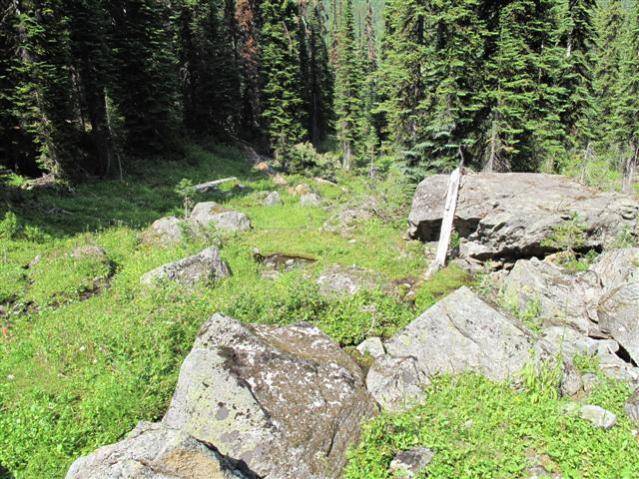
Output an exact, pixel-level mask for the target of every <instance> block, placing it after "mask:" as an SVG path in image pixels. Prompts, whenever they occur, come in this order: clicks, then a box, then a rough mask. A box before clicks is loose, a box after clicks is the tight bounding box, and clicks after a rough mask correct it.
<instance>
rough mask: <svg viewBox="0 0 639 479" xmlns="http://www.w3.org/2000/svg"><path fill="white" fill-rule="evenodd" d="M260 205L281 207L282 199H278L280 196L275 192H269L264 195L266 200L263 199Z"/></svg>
mask: <svg viewBox="0 0 639 479" xmlns="http://www.w3.org/2000/svg"><path fill="white" fill-rule="evenodd" d="M262 204H263V205H264V206H276V205H281V204H282V198H281V197H280V194H279V193H278V192H277V191H271V192H270V193H269V194H268V195H266V198H264V201H263V202H262Z"/></svg>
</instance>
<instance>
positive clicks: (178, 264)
mask: <svg viewBox="0 0 639 479" xmlns="http://www.w3.org/2000/svg"><path fill="white" fill-rule="evenodd" d="M230 275H231V272H230V270H229V268H228V266H227V265H226V263H225V262H224V261H222V258H221V257H220V251H219V250H218V249H217V248H215V247H211V248H207V249H205V250H204V251H201V252H200V253H198V254H196V255H193V256H189V257H188V258H184V259H181V260H179V261H175V262H173V263H168V264H165V265H163V266H160V267H159V268H156V269H154V270H152V271H149V272H148V273H146V274H145V275H144V276H142V278H140V283H141V284H143V285H147V286H148V285H152V284H154V283H157V282H160V281H175V282H177V283H180V284H182V285H185V286H192V285H194V284H195V283H198V282H200V281H212V280H220V279H223V278H226V277H228V276H230Z"/></svg>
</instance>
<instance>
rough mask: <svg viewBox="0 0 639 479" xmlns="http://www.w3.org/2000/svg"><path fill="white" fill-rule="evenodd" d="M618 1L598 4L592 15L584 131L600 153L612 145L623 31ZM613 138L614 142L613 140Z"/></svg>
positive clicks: (622, 12) (612, 0)
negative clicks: (590, 84)
mask: <svg viewBox="0 0 639 479" xmlns="http://www.w3.org/2000/svg"><path fill="white" fill-rule="evenodd" d="M624 16H625V15H624V11H623V7H622V3H621V0H610V1H609V2H606V3H598V4H597V7H596V9H595V15H594V19H593V20H594V21H593V23H594V27H595V48H594V58H595V61H594V68H593V91H594V104H593V108H592V109H591V111H590V114H589V117H588V129H589V130H590V131H591V132H592V134H593V135H594V137H595V140H597V142H598V143H599V144H601V145H603V149H608V148H610V147H613V145H615V143H616V141H617V139H618V135H616V134H615V133H614V131H613V130H614V127H613V125H614V123H615V118H614V117H615V110H616V106H615V101H616V100H615V97H616V93H617V92H616V91H615V90H616V89H617V88H618V87H619V78H620V68H621V51H622V48H621V37H620V35H619V32H621V31H623V29H624V23H625V20H624ZM615 137H617V138H615Z"/></svg>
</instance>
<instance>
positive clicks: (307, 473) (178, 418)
mask: <svg viewBox="0 0 639 479" xmlns="http://www.w3.org/2000/svg"><path fill="white" fill-rule="evenodd" d="M375 410H376V409H375V406H374V402H373V401H372V398H371V397H370V396H369V395H368V393H367V392H366V390H365V387H364V382H363V378H362V373H361V370H360V368H359V366H357V365H356V364H355V363H354V361H353V360H352V359H351V358H350V357H349V356H348V355H347V354H346V353H344V352H343V351H342V350H341V349H340V348H339V347H338V346H337V345H336V344H334V343H333V342H332V341H331V340H330V339H329V338H328V337H327V336H326V335H324V334H323V333H322V332H321V331H319V330H318V329H317V328H314V327H312V326H310V325H306V324H300V325H297V326H290V327H283V328H276V327H271V326H249V325H243V324H240V323H239V322H237V321H235V320H232V319H230V318H227V317H224V316H222V315H219V314H218V315H215V316H213V317H212V318H211V319H210V320H209V321H208V322H207V323H206V324H205V325H204V326H203V328H202V330H201V331H200V333H199V335H198V337H197V339H196V341H195V345H194V347H193V349H192V351H191V353H190V354H189V355H188V357H187V358H186V360H185V361H184V364H183V365H182V369H181V372H180V377H179V380H178V385H177V389H176V391H175V394H174V396H173V400H172V402H171V405H170V407H169V410H168V411H167V413H166V416H165V417H164V419H163V423H164V424H165V425H166V426H167V427H170V428H174V429H179V430H181V431H184V432H186V433H188V434H189V435H191V436H192V437H194V438H195V439H196V440H198V441H200V442H203V443H205V444H212V445H215V447H216V449H217V450H218V451H219V452H220V453H221V454H223V455H225V456H230V457H233V458H234V459H236V460H239V461H243V462H244V463H245V464H246V465H247V467H248V468H249V469H250V470H251V471H253V472H254V473H255V474H256V476H259V477H273V478H274V479H275V478H277V479H298V478H306V479H320V478H322V479H330V478H337V477H340V473H341V470H342V468H343V466H344V464H345V463H346V450H347V448H348V447H349V446H350V445H351V444H353V443H354V442H355V441H357V438H358V436H359V432H360V423H361V422H362V421H363V420H366V419H368V418H370V417H371V416H372V415H373V414H374V413H375Z"/></svg>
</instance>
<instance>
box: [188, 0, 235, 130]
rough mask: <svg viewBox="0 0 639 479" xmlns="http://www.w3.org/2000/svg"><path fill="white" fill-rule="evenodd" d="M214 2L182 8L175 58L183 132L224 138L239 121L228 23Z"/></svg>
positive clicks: (224, 11)
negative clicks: (177, 56) (180, 78)
mask: <svg viewBox="0 0 639 479" xmlns="http://www.w3.org/2000/svg"><path fill="white" fill-rule="evenodd" d="M226 15H228V8H227V6H226V4H224V5H221V4H220V3H218V1H216V0H198V1H195V2H188V3H185V4H183V5H182V8H181V13H180V18H179V22H180V27H179V30H180V41H181V48H180V52H181V54H180V57H181V61H180V63H181V65H182V68H181V70H182V72H183V86H182V91H183V102H184V122H185V125H186V126H187V128H189V130H191V131H193V132H195V133H199V134H207V135H213V136H217V137H218V138H224V137H227V136H229V135H234V134H235V132H236V131H237V124H238V121H239V104H240V100H239V93H240V90H239V73H238V71H237V68H236V66H237V64H236V60H235V54H234V39H233V28H234V26H233V25H234V19H228V18H226Z"/></svg>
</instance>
